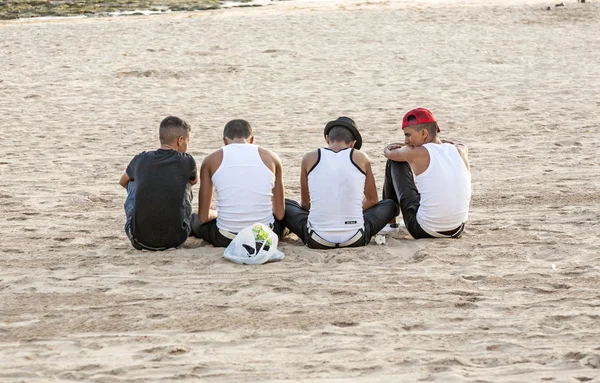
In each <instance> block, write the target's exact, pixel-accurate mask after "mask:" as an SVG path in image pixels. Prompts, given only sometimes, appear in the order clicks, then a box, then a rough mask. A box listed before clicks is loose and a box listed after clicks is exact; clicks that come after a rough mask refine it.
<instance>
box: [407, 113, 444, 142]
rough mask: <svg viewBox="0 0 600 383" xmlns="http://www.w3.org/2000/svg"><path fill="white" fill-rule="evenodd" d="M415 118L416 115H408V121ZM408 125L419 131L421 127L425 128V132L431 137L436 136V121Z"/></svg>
mask: <svg viewBox="0 0 600 383" xmlns="http://www.w3.org/2000/svg"><path fill="white" fill-rule="evenodd" d="M416 120H417V117H415V116H414V115H410V116H408V122H413V121H416ZM410 127H411V128H413V129H414V130H416V131H417V132H420V131H421V130H423V129H427V132H429V135H430V136H431V137H435V136H437V131H438V124H437V122H429V123H426V124H419V125H410Z"/></svg>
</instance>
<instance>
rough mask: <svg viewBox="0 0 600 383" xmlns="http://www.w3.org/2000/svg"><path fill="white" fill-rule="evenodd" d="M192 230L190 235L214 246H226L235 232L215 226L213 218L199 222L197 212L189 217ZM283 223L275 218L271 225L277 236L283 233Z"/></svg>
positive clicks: (215, 222) (215, 221)
mask: <svg viewBox="0 0 600 383" xmlns="http://www.w3.org/2000/svg"><path fill="white" fill-rule="evenodd" d="M191 225H192V231H191V233H190V235H192V236H194V237H196V238H201V239H203V240H205V241H207V242H208V243H210V244H211V245H213V246H214V247H227V246H229V244H230V243H231V241H232V240H233V238H235V235H236V233H230V232H228V231H225V230H221V229H219V228H218V227H217V220H216V219H213V220H212V221H208V222H206V223H202V222H200V220H199V219H198V214H196V213H194V214H192V219H191ZM284 228H285V227H284V226H283V223H281V221H278V220H277V219H275V221H274V223H273V225H271V229H272V230H273V232H274V233H275V234H277V236H278V237H279V238H281V235H282V233H283V229H284Z"/></svg>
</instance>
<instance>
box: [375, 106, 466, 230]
mask: <svg viewBox="0 0 600 383" xmlns="http://www.w3.org/2000/svg"><path fill="white" fill-rule="evenodd" d="M402 131H403V133H404V144H401V143H398V144H391V145H388V146H386V147H385V149H384V154H385V156H386V157H387V158H388V162H387V165H386V169H385V182H384V185H383V197H384V198H391V199H393V200H394V201H396V203H398V204H399V205H400V210H401V211H402V217H403V218H404V225H405V226H406V229H407V230H408V232H409V233H410V234H411V235H412V236H413V237H414V238H458V237H460V235H461V234H462V232H463V230H464V228H465V223H466V222H467V218H468V215H469V203H470V201H471V173H470V171H469V161H468V159H467V147H466V146H464V145H462V144H455V143H453V142H450V141H444V140H440V139H439V136H438V133H439V131H440V128H439V126H438V123H437V122H436V120H435V118H434V117H433V114H432V113H431V112H430V111H429V110H427V109H425V108H417V109H413V110H411V111H409V112H408V113H406V115H405V116H404V118H403V119H402Z"/></svg>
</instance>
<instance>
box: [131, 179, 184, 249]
mask: <svg viewBox="0 0 600 383" xmlns="http://www.w3.org/2000/svg"><path fill="white" fill-rule="evenodd" d="M192 199H193V195H192V188H191V187H190V188H189V191H188V192H186V193H185V200H184V201H183V204H184V207H185V215H184V218H183V221H184V222H183V223H184V226H185V227H187V228H188V231H189V230H191V225H190V218H191V215H192ZM134 206H135V181H129V183H127V198H126V199H125V205H124V207H125V218H126V220H125V234H127V238H129V241H131V245H132V246H133V247H134V248H136V249H137V250H150V251H161V250H167V249H168V248H167V247H151V246H147V245H144V244H142V243H140V242H139V241H137V240H136V239H135V238H134V237H133V234H132V233H131V221H132V220H133V207H134ZM181 245H183V243H182V244H180V246H177V247H176V248H179V247H181Z"/></svg>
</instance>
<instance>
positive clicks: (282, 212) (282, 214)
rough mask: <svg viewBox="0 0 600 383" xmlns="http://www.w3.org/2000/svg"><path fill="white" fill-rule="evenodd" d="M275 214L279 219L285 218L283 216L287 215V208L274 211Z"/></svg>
mask: <svg viewBox="0 0 600 383" xmlns="http://www.w3.org/2000/svg"><path fill="white" fill-rule="evenodd" d="M273 215H274V216H275V219H276V220H278V221H281V220H283V217H284V216H285V210H283V211H276V212H274V213H273Z"/></svg>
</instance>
